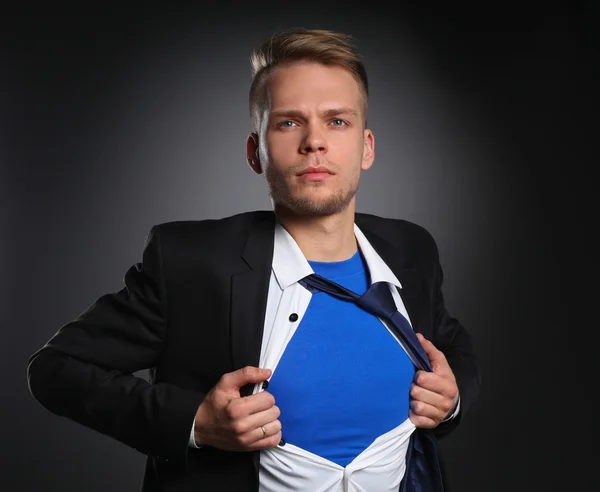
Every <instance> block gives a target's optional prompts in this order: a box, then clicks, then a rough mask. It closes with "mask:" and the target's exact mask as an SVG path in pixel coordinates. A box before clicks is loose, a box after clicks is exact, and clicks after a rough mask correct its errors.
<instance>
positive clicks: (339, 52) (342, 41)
mask: <svg viewBox="0 0 600 492" xmlns="http://www.w3.org/2000/svg"><path fill="white" fill-rule="evenodd" d="M250 62H251V66H252V77H253V79H252V85H251V86H250V101H249V102H250V119H251V120H252V127H253V129H254V131H256V132H258V130H259V126H260V113H261V108H262V107H264V105H265V104H266V90H265V83H266V80H267V77H268V75H269V74H270V73H271V72H272V71H273V70H274V69H275V68H277V67H281V66H285V65H289V64H292V63H296V62H315V63H321V64H323V65H331V66H338V67H341V68H344V69H346V70H348V71H349V72H350V73H351V74H352V76H353V77H354V79H355V80H356V82H357V83H358V86H359V90H360V93H361V96H362V109H363V122H364V124H365V126H366V122H367V105H368V96H369V82H368V79H367V71H366V69H365V66H364V64H363V62H362V61H361V59H360V57H359V55H358V53H357V52H356V49H355V47H354V45H353V43H352V36H350V35H349V34H342V33H338V32H333V31H326V30H320V29H294V30H291V31H286V32H283V33H280V34H277V35H274V36H272V37H271V38H269V39H267V40H265V41H263V43H262V44H260V45H259V46H258V47H257V48H256V49H255V50H254V51H253V52H252V55H251V57H250Z"/></svg>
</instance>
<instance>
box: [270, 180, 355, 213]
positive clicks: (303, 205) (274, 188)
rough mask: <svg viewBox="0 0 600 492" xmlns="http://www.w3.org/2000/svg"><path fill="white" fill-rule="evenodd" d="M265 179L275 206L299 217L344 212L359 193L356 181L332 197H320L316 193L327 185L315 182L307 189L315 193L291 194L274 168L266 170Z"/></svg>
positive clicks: (284, 181) (286, 184)
mask: <svg viewBox="0 0 600 492" xmlns="http://www.w3.org/2000/svg"><path fill="white" fill-rule="evenodd" d="M288 172H289V171H288ZM289 174H290V176H294V175H295V174H296V173H295V172H294V171H293V170H291V172H289ZM265 179H266V182H267V188H268V190H269V196H270V197H271V200H272V201H273V204H274V205H275V206H282V207H285V208H286V209H288V210H290V211H291V212H293V213H295V214H297V215H303V216H308V217H327V216H330V215H335V214H338V213H340V212H342V211H343V210H345V209H346V208H347V207H348V205H349V204H350V202H351V201H352V199H353V198H354V196H355V195H356V192H357V191H358V180H356V182H355V184H354V185H352V186H349V187H348V188H341V189H339V190H337V191H336V192H335V193H333V194H332V195H329V196H327V197H321V196H318V193H317V192H316V191H317V188H319V187H321V186H325V185H324V183H320V182H314V183H310V184H309V185H307V187H310V188H314V190H315V193H310V190H307V191H309V192H308V193H305V194H303V195H302V196H298V195H294V194H293V193H291V192H290V187H289V186H288V183H287V182H286V180H285V176H284V175H282V174H281V173H279V172H277V171H274V170H273V169H272V168H267V169H266V171H265ZM311 195H312V196H311Z"/></svg>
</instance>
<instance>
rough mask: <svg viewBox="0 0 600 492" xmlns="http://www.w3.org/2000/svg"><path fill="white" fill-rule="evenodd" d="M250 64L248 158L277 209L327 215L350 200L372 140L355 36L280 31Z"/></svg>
mask: <svg viewBox="0 0 600 492" xmlns="http://www.w3.org/2000/svg"><path fill="white" fill-rule="evenodd" d="M252 68H253V73H254V80H253V83H252V86H251V89H250V115H251V118H252V125H253V129H254V132H253V133H252V134H251V135H250V136H249V137H248V143H247V158H248V163H249V165H250V167H251V168H252V169H253V170H254V171H256V172H257V173H263V172H264V173H265V176H266V181H267V185H268V187H269V192H270V194H271V198H272V200H273V202H274V205H275V207H276V209H277V208H279V209H282V208H284V209H287V210H288V211H290V212H292V213H295V214H299V215H309V216H324V215H332V214H335V213H339V212H341V211H342V210H345V209H346V208H347V207H348V205H353V204H354V197H355V194H356V191H357V189H358V181H359V176H360V172H361V170H364V169H368V168H369V167H370V166H371V164H372V162H373V159H374V138H373V134H372V132H371V131H370V130H368V129H366V121H367V96H368V83H367V75H366V71H365V69H364V66H363V64H362V62H361V61H360V60H359V58H358V55H357V54H356V52H355V51H354V48H353V46H352V44H351V43H350V36H347V35H344V34H338V33H332V32H329V31H314V30H313V31H311V30H297V31H293V32H289V33H284V34H280V35H278V36H274V37H272V38H270V39H268V40H267V41H265V42H264V43H263V44H262V45H261V46H259V47H258V48H257V49H256V50H255V51H254V52H253V54H252ZM319 168H321V169H319ZM319 170H320V171H322V172H321V173H317V172H315V171H319Z"/></svg>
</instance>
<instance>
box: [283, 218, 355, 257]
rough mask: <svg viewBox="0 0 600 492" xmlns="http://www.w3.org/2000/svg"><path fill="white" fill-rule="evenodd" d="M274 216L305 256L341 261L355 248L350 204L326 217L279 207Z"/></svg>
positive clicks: (353, 252)
mask: <svg viewBox="0 0 600 492" xmlns="http://www.w3.org/2000/svg"><path fill="white" fill-rule="evenodd" d="M276 213H277V212H276ZM277 217H278V219H279V222H280V223H281V225H282V226H283V227H284V228H285V230H286V231H288V232H289V233H290V235H291V236H292V237H293V238H294V240H295V241H296V244H298V247H299V248H300V250H301V251H302V253H303V254H304V257H305V258H306V259H307V260H310V261H324V262H325V261H326V262H330V261H343V260H347V259H349V258H351V257H352V256H354V254H355V253H356V252H357V251H358V244H357V242H356V237H355V236H354V207H348V208H347V209H346V210H344V211H343V212H341V213H339V214H335V215H330V216H327V217H301V216H297V215H292V214H287V213H282V212H281V211H279V213H277Z"/></svg>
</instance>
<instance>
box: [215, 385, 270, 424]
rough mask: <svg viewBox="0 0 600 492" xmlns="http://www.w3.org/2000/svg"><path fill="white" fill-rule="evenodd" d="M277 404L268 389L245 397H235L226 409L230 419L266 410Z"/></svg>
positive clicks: (241, 417)
mask: <svg viewBox="0 0 600 492" xmlns="http://www.w3.org/2000/svg"><path fill="white" fill-rule="evenodd" d="M273 405H275V398H274V397H273V395H272V394H271V393H269V392H268V391H261V392H260V393H256V394H254V395H250V396H247V397H245V398H235V399H232V400H230V401H229V404H228V405H227V406H226V408H225V411H226V412H227V415H228V416H229V418H230V419H232V420H236V419H243V418H244V417H246V416H248V415H252V414H255V413H260V412H264V411H265V410H268V409H269V408H272V407H273Z"/></svg>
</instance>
